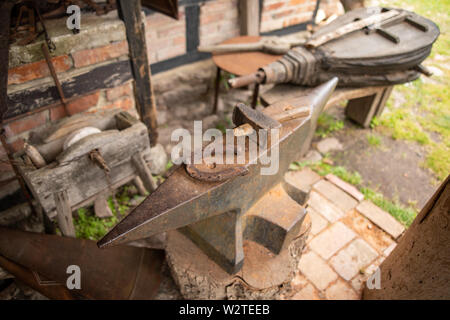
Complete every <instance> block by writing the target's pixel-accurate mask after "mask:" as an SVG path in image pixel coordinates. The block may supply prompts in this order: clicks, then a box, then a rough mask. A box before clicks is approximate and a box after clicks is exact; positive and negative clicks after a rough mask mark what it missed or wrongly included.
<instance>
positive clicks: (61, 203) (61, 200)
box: [53, 190, 75, 238]
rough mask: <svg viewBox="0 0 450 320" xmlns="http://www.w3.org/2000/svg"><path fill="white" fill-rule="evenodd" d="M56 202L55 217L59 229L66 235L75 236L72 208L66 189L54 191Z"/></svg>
mask: <svg viewBox="0 0 450 320" xmlns="http://www.w3.org/2000/svg"><path fill="white" fill-rule="evenodd" d="M53 196H54V198H55V204H56V214H57V216H56V219H57V221H58V227H59V230H61V233H62V234H63V235H64V236H66V237H72V238H75V227H74V226H73V219H72V209H71V207H70V204H69V199H68V196H67V191H65V190H64V191H60V192H55V193H54V194H53Z"/></svg>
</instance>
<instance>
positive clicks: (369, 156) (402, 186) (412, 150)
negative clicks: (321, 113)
mask: <svg viewBox="0 0 450 320" xmlns="http://www.w3.org/2000/svg"><path fill="white" fill-rule="evenodd" d="M327 112H328V113H330V114H332V115H333V116H335V117H336V118H338V119H345V116H344V108H342V107H333V108H330V109H329V110H327ZM368 135H374V136H376V137H378V138H379V140H380V143H379V144H378V145H371V144H370V143H369V142H368V138H367V136H368ZM332 136H333V137H336V138H337V139H338V140H339V141H340V142H341V143H342V145H343V146H344V150H342V151H335V152H332V153H331V158H332V159H333V161H334V163H335V164H336V165H340V166H343V167H345V168H347V169H348V170H350V171H357V172H359V174H360V175H361V177H362V180H363V181H362V185H363V186H365V187H370V188H372V189H375V190H378V191H379V192H381V193H382V194H383V195H384V196H386V197H387V198H390V199H393V200H396V199H398V200H399V201H400V202H401V203H403V204H404V205H409V204H414V206H415V207H416V208H417V209H421V208H422V207H423V206H424V205H425V203H426V201H427V200H428V199H429V198H430V197H431V196H432V194H433V192H434V191H435V189H436V188H437V185H434V184H433V181H434V180H435V178H434V176H433V174H432V173H431V172H430V171H429V170H427V169H425V168H423V167H422V166H421V163H422V162H424V161H425V156H426V151H425V149H424V148H423V147H422V146H420V145H419V144H417V143H413V142H407V141H401V140H394V139H392V138H390V137H386V136H383V135H381V134H379V133H377V132H375V131H374V130H371V129H363V128H361V127H358V126H357V125H355V124H354V123H352V122H351V121H349V120H345V128H344V129H343V130H340V131H337V132H334V133H333V134H332Z"/></svg>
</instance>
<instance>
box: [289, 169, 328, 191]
mask: <svg viewBox="0 0 450 320" xmlns="http://www.w3.org/2000/svg"><path fill="white" fill-rule="evenodd" d="M284 179H285V181H286V182H288V183H289V184H291V185H293V186H294V187H296V188H297V189H300V190H302V191H305V192H309V191H310V190H311V186H312V185H313V184H314V183H316V182H317V181H319V180H320V176H319V175H318V174H317V173H315V172H314V171H312V170H311V169H309V168H304V169H303V170H301V171H288V172H286V173H285V175H284Z"/></svg>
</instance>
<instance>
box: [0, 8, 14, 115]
mask: <svg viewBox="0 0 450 320" xmlns="http://www.w3.org/2000/svg"><path fill="white" fill-rule="evenodd" d="M13 6H14V3H13V2H12V1H2V3H0V61H2V63H1V64H0V123H2V120H3V116H4V114H5V113H6V110H7V102H6V101H7V99H6V89H7V87H8V60H9V31H10V29H9V25H10V20H11V10H12V8H13Z"/></svg>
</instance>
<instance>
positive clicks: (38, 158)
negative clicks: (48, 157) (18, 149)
mask: <svg viewBox="0 0 450 320" xmlns="http://www.w3.org/2000/svg"><path fill="white" fill-rule="evenodd" d="M24 149H25V150H24V151H25V153H26V155H27V156H28V157H29V158H30V159H31V161H32V162H33V164H34V165H35V166H36V168H42V167H45V166H46V165H47V163H46V162H45V160H44V158H43V157H42V155H41V154H40V153H39V151H38V150H37V149H36V148H35V147H33V146H32V145H29V144H28V143H26V142H25V144H24Z"/></svg>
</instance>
